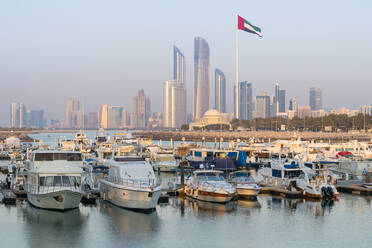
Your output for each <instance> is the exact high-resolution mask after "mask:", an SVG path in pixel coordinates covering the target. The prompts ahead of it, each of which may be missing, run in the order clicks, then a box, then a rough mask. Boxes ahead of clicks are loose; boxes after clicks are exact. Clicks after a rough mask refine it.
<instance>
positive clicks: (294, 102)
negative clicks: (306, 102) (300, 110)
mask: <svg viewBox="0 0 372 248" xmlns="http://www.w3.org/2000/svg"><path fill="white" fill-rule="evenodd" d="M289 110H293V111H295V112H297V100H296V98H291V99H290V100H289Z"/></svg>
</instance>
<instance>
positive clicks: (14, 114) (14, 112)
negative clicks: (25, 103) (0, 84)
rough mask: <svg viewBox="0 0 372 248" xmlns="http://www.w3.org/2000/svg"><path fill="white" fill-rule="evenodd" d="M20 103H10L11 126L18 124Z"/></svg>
mask: <svg viewBox="0 0 372 248" xmlns="http://www.w3.org/2000/svg"><path fill="white" fill-rule="evenodd" d="M18 111H19V109H18V103H16V102H12V103H11V104H10V127H12V128H14V127H17V126H18V116H19V114H18Z"/></svg>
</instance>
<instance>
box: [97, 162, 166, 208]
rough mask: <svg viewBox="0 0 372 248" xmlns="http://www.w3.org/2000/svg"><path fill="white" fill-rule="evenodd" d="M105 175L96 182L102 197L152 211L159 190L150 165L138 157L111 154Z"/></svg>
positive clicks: (127, 206) (117, 204) (117, 203)
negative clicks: (112, 155) (106, 174)
mask: <svg viewBox="0 0 372 248" xmlns="http://www.w3.org/2000/svg"><path fill="white" fill-rule="evenodd" d="M107 164H108V165H109V167H110V169H109V172H108V176H107V177H105V178H103V179H101V180H100V183H99V187H100V193H101V196H102V197H103V199H104V200H106V201H108V202H110V203H112V204H114V205H116V206H119V207H123V208H128V209H132V210H138V211H144V212H152V211H154V210H155V209H156V204H157V202H158V200H159V197H160V193H161V186H160V181H159V180H158V179H157V178H156V177H155V173H154V170H153V168H152V166H151V165H150V164H149V163H147V162H146V161H145V160H144V159H143V158H141V157H138V156H121V157H119V156H114V157H113V158H112V159H111V160H109V161H107Z"/></svg>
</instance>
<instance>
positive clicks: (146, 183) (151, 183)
mask: <svg viewBox="0 0 372 248" xmlns="http://www.w3.org/2000/svg"><path fill="white" fill-rule="evenodd" d="M106 180H107V181H109V182H111V183H115V184H119V185H123V186H129V187H136V188H142V189H144V188H149V187H158V186H160V185H161V179H160V178H157V179H127V178H125V179H124V178H119V177H109V178H107V179H106Z"/></svg>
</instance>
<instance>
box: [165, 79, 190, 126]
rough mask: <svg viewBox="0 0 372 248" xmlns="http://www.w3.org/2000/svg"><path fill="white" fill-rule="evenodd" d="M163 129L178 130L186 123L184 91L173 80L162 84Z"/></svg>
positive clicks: (181, 86)
mask: <svg viewBox="0 0 372 248" xmlns="http://www.w3.org/2000/svg"><path fill="white" fill-rule="evenodd" d="M163 113H164V121H163V126H164V127H171V128H179V127H181V125H183V124H185V123H186V89H185V87H184V85H183V84H180V83H179V82H178V81H175V80H168V81H165V82H164V84H163Z"/></svg>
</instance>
